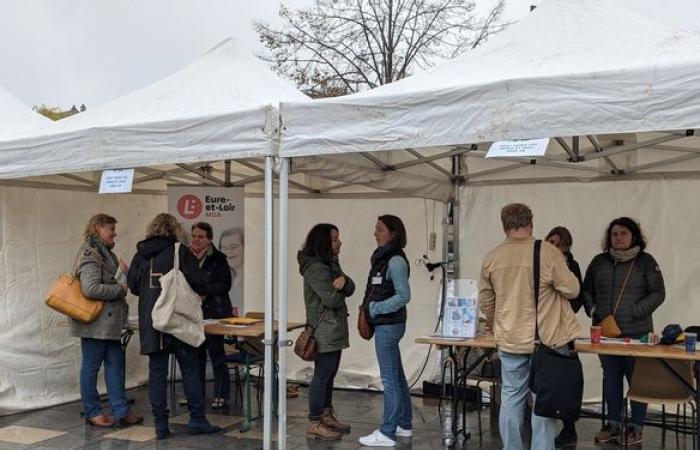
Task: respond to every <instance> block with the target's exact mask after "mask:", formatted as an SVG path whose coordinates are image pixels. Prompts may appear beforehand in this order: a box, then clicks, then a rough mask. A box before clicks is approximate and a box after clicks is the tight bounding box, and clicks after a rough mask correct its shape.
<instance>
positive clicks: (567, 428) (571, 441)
mask: <svg viewBox="0 0 700 450" xmlns="http://www.w3.org/2000/svg"><path fill="white" fill-rule="evenodd" d="M577 439H578V436H576V425H575V424H574V422H564V428H562V429H561V432H560V433H559V436H557V437H556V439H554V446H555V447H557V448H561V447H566V446H569V445H576V440H577Z"/></svg>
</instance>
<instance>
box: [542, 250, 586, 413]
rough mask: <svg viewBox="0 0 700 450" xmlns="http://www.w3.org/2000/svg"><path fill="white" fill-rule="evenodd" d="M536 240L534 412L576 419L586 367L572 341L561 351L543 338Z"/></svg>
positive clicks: (579, 408) (579, 411) (581, 397)
mask: <svg viewBox="0 0 700 450" xmlns="http://www.w3.org/2000/svg"><path fill="white" fill-rule="evenodd" d="M541 245H542V241H540V240H537V241H535V251H534V257H533V258H534V259H533V276H534V288H535V353H534V354H533V355H532V360H531V362H530V382H529V385H530V390H531V391H532V392H533V393H534V394H536V395H537V397H536V399H535V405H534V413H535V414H536V415H538V416H541V417H552V418H557V419H563V420H565V421H568V422H575V421H576V420H578V418H579V417H580V415H581V401H582V400H583V367H582V366H581V361H580V360H579V358H578V354H577V353H576V352H574V349H573V345H572V344H570V348H569V352H567V354H562V353H560V352H558V351H556V350H554V349H552V348H550V347H548V346H546V345H544V344H543V343H542V342H540V336H539V328H538V326H537V304H538V302H539V291H540V248H541Z"/></svg>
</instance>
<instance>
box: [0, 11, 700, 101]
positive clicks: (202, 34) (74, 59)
mask: <svg viewBox="0 0 700 450" xmlns="http://www.w3.org/2000/svg"><path fill="white" fill-rule="evenodd" d="M494 1H495V0H477V4H478V5H480V7H481V9H482V10H483V9H488V5H491V4H493V2H494ZM507 1H508V3H507V8H506V17H507V20H518V19H520V18H522V17H523V16H524V15H526V14H527V13H528V10H529V5H530V4H533V3H534V4H539V3H541V0H530V1H528V0H507ZM550 1H556V0H550ZM638 1H639V5H640V8H641V9H644V7H645V6H644V5H646V4H654V3H657V2H658V0H638ZM695 1H697V0H673V1H672V2H670V3H668V5H669V7H668V8H666V10H665V13H666V15H668V17H667V19H668V20H669V21H676V22H683V21H686V22H688V21H690V19H691V18H693V17H696V14H695V13H694V12H693V10H694V7H693V3H694V2H695ZM311 2H312V0H284V1H283V3H284V4H285V5H287V6H289V7H291V8H295V7H299V6H304V5H309V4H311ZM278 5H279V2H277V1H275V0H3V1H2V4H1V5H0V68H1V69H0V85H2V86H4V87H5V88H7V89H8V90H9V91H10V92H12V93H13V94H14V95H16V96H17V97H18V98H20V100H22V101H24V102H25V103H27V104H28V105H38V104H42V103H43V104H46V105H50V106H61V107H63V108H66V107H70V105H71V104H73V103H75V104H80V103H82V102H84V103H85V104H86V105H87V106H88V107H94V106H98V105H101V104H103V103H105V102H108V101H109V100H112V99H114V98H117V97H119V96H121V95H124V94H127V93H129V92H131V91H134V90H136V89H139V88H141V87H144V86H146V85H148V84H150V83H152V82H154V81H157V80H159V79H160V78H163V77H165V76H167V75H169V74H171V73H173V72H174V71H177V70H178V69H180V68H182V67H183V66H185V65H187V64H188V63H189V62H191V61H193V60H194V59H196V58H198V57H199V56H201V55H202V54H203V53H205V52H206V51H207V50H209V49H210V48H212V47H213V46H215V45H216V44H217V43H219V42H221V41H222V40H224V39H225V38H227V37H234V38H236V39H238V41H239V42H240V43H241V44H242V45H244V46H245V47H247V48H250V49H251V51H255V52H259V51H260V49H261V48H260V44H259V43H258V40H257V35H256V33H255V32H254V31H253V29H252V26H251V22H252V21H253V20H255V19H260V20H263V21H266V22H268V23H272V24H276V23H279V21H278V18H277V10H278ZM481 5H485V6H481ZM671 5H673V6H671ZM620 19H621V20H624V18H620ZM692 23H694V21H693V22H692Z"/></svg>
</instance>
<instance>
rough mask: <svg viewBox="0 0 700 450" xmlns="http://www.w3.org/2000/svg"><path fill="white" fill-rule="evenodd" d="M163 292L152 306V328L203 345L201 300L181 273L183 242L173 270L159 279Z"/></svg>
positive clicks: (177, 248) (177, 246) (178, 249)
mask: <svg viewBox="0 0 700 450" xmlns="http://www.w3.org/2000/svg"><path fill="white" fill-rule="evenodd" d="M160 286H161V292H160V295H159V296H158V300H156V304H155V305H154V306H153V311H152V312H151V318H152V319H153V328H155V329H156V330H158V331H162V332H163V333H168V334H171V335H173V336H175V337H176V338H178V339H179V340H181V341H182V342H184V343H186V344H189V345H191V346H192V347H199V346H200V345H202V342H204V317H203V315H202V300H201V298H200V296H199V295H198V294H197V293H196V292H195V291H193V290H192V288H191V287H190V285H189V283H187V279H186V278H185V274H183V273H182V272H180V243H179V242H177V243H175V258H174V260H173V268H172V270H170V271H169V272H168V273H166V274H165V275H163V276H162V277H160Z"/></svg>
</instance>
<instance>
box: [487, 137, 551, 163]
mask: <svg viewBox="0 0 700 450" xmlns="http://www.w3.org/2000/svg"><path fill="white" fill-rule="evenodd" d="M548 145H549V138H542V139H514V140H512V141H496V142H494V143H493V144H491V147H489V151H488V153H486V157H487V158H508V157H510V158H513V157H519V156H544V154H545V152H546V151H547V146H548Z"/></svg>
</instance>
